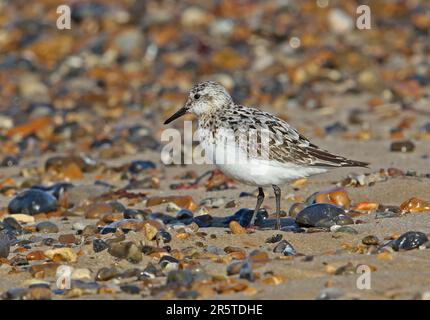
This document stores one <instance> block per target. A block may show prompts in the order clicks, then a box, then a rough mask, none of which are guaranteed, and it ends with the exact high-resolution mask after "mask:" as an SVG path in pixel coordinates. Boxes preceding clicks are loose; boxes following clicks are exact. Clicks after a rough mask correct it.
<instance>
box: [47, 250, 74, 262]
mask: <svg viewBox="0 0 430 320" xmlns="http://www.w3.org/2000/svg"><path fill="white" fill-rule="evenodd" d="M44 255H45V256H46V257H47V258H49V259H51V260H53V261H58V260H57V259H60V261H66V262H76V261H77V259H78V256H77V255H76V253H75V252H74V251H73V250H72V249H70V248H56V249H49V250H46V251H45V252H44Z"/></svg>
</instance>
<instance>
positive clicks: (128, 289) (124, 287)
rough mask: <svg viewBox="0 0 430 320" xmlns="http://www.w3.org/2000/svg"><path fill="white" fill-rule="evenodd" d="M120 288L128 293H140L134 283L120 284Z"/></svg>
mask: <svg viewBox="0 0 430 320" xmlns="http://www.w3.org/2000/svg"><path fill="white" fill-rule="evenodd" d="M120 288H121V290H122V291H123V292H125V293H128V294H139V293H140V289H139V287H138V286H136V285H132V284H125V285H122V286H121V287H120Z"/></svg>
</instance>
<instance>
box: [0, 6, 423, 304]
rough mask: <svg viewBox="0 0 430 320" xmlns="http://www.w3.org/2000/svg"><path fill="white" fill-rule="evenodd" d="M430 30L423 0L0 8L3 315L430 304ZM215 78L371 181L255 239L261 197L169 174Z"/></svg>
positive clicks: (316, 186)
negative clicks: (194, 91) (66, 25)
mask: <svg viewBox="0 0 430 320" xmlns="http://www.w3.org/2000/svg"><path fill="white" fill-rule="evenodd" d="M62 4H66V5H68V6H70V8H71V29H64V30H60V29H58V28H57V27H56V20H57V18H58V16H59V14H58V13H57V11H56V10H57V7H58V6H59V5H62ZM360 4H367V5H368V6H369V7H370V9H371V17H372V20H371V21H372V23H371V28H370V29H369V30H360V29H358V28H357V27H356V25H355V21H356V18H357V13H356V9H357V7H358V6H359V5H360ZM429 32H430V4H429V3H427V2H425V1H415V0H405V1H381V2H379V1H378V2H371V1H367V2H366V1H364V2H361V1H360V2H358V1H353V0H348V1H334V0H330V1H329V0H325V1H324V0H318V1H314V0H306V1H300V2H299V1H297V2H292V1H267V2H266V1H261V2H260V1H237V2H236V1H206V2H201V3H200V2H197V1H191V0H186V1H181V2H180V3H178V2H176V1H110V0H106V1H61V3H60V1H51V0H40V1H37V3H36V4H34V5H31V6H28V5H27V3H26V2H25V1H0V91H1V99H0V279H1V281H0V298H1V299H7V300H10V299H14V300H15V299H17V300H19V299H26V300H45V299H52V300H62V299H115V300H116V299H133V300H134V299H157V300H158V299H162V300H167V299H217V300H219V299H221V300H222V299H226V300H228V299H276V300H278V299H324V300H329V299H347V300H349V299H377V300H379V299H382V300H385V299H419V300H428V299H430V271H429V270H428V265H429V263H428V261H429V259H430V241H429V238H430V192H429V190H430V166H429V163H430V160H429V156H430V64H429V61H430V59H429V57H430V42H429V40H428V39H429ZM202 80H214V81H218V82H220V83H222V84H223V85H224V86H225V87H226V88H227V90H228V91H229V92H230V93H231V95H232V97H233V99H234V100H235V101H238V102H240V103H243V104H246V105H250V106H256V107H258V108H259V109H262V110H264V111H269V112H271V113H273V114H275V115H277V116H278V117H280V118H282V119H285V120H287V121H288V123H290V124H291V125H292V126H294V127H295V128H297V129H298V131H299V132H300V133H301V134H303V135H304V136H306V137H307V138H309V139H310V140H311V141H312V142H313V143H315V144H316V145H318V146H320V147H322V148H323V149H326V150H329V151H330V152H333V153H335V154H341V155H343V156H346V157H348V158H351V159H357V160H361V161H365V162H369V163H370V164H369V167H368V168H341V169H336V170H333V171H331V172H329V173H327V174H323V175H319V176H316V177H312V178H309V179H306V178H304V179H299V180H295V181H292V182H291V183H290V184H288V185H285V186H282V208H281V209H282V219H281V230H275V229H274V224H275V215H274V210H275V199H274V195H273V192H271V191H272V190H267V191H268V192H267V195H266V199H265V201H264V203H263V205H262V209H261V210H260V211H259V212H258V215H257V227H256V228H255V229H251V228H249V223H250V219H251V214H252V210H253V208H254V206H255V202H256V197H257V194H258V192H257V188H255V187H251V186H247V185H244V184H241V183H239V182H237V181H234V180H232V179H231V178H229V177H227V176H225V175H224V174H223V173H222V172H220V171H219V170H217V169H216V167H214V166H213V165H210V164H202V165H201V164H182V165H181V164H176V165H174V164H166V163H165V162H164V161H163V159H162V157H161V154H162V150H163V146H164V145H165V144H166V142H165V141H162V140H163V139H162V136H163V132H164V130H165V129H166V127H165V126H163V124H162V123H163V122H164V120H165V119H167V117H168V116H169V115H171V114H172V113H173V112H174V111H175V110H178V109H179V108H180V107H181V106H182V105H183V104H184V102H185V101H186V95H187V92H188V91H189V89H190V88H191V87H192V86H193V85H194V84H195V83H197V82H199V81H202ZM184 119H185V120H192V119H193V117H192V116H188V115H187V116H186V117H185V118H184ZM169 128H174V129H177V130H178V131H179V132H181V133H183V130H184V125H183V122H182V121H176V122H175V123H174V124H172V125H170V126H169ZM196 144H197V142H196ZM360 270H365V271H366V272H367V273H368V274H369V275H370V278H368V279H367V280H366V281H368V282H366V283H365V287H361V286H360V284H359V283H358V281H359V279H361V278H360V276H362V273H361V271H360ZM369 279H370V280H369Z"/></svg>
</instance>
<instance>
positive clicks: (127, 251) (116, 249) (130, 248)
mask: <svg viewBox="0 0 430 320" xmlns="http://www.w3.org/2000/svg"><path fill="white" fill-rule="evenodd" d="M108 252H109V253H110V254H111V255H112V256H114V257H116V258H119V259H126V260H127V261H129V262H131V263H139V262H141V261H142V258H143V255H142V252H141V250H140V249H139V247H138V246H137V245H136V244H135V243H133V242H131V241H125V242H120V243H111V244H110V245H109V249H108Z"/></svg>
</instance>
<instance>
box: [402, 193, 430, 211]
mask: <svg viewBox="0 0 430 320" xmlns="http://www.w3.org/2000/svg"><path fill="white" fill-rule="evenodd" d="M400 209H401V210H402V212H404V213H417V212H430V201H426V200H422V199H419V198H415V197H414V198H411V199H409V200H407V201H405V202H403V203H402V204H401V205H400Z"/></svg>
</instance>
